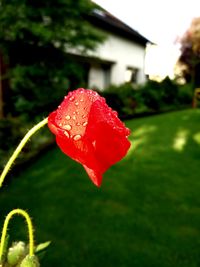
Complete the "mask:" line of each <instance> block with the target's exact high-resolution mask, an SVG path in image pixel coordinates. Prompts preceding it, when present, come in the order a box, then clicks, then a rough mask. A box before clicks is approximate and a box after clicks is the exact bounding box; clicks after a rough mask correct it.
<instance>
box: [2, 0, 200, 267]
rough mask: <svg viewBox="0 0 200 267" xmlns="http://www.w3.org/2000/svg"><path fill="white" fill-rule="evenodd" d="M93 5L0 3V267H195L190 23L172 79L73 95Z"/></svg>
mask: <svg viewBox="0 0 200 267" xmlns="http://www.w3.org/2000/svg"><path fill="white" fill-rule="evenodd" d="M95 8H96V5H95V4H94V3H93V2H92V1H89V0H81V1H73V0H65V1H62V0H57V1H54V0H51V1H43V2H41V1H23V0H19V1H11V2H8V1H7V2H5V1H1V0H0V22H1V27H2V29H3V30H2V31H0V40H1V41H0V169H1V170H2V172H1V175H0V204H1V208H0V215H1V216H0V225H1V228H2V231H1V237H0V267H39V266H43V267H47V266H60V267H66V266H74V267H75V266H77V267H78V266H84V267H92V266H96V267H98V266H99V267H100V266H106V267H111V266H112V267H113V266H115V267H129V266H130V267H132V266H136V267H139V266H142V267H150V266H152V267H160V266H162V267H188V266H190V267H197V266H199V265H200V249H199V244H200V199H199V192H200V180H199V159H200V124H199V122H200V109H199V107H200V79H199V77H200V76H199V70H200V59H199V51H200V50H199V49H200V48H199V41H198V40H199V36H200V35H199V34H197V33H198V31H196V27H197V26H198V23H199V22H200V21H199V19H198V18H197V19H196V20H195V21H194V23H193V24H192V25H191V29H192V31H188V32H186V34H185V36H184V38H183V39H182V44H181V45H182V47H181V49H182V50H181V55H180V59H179V61H180V62H179V63H181V64H182V65H181V66H182V69H181V70H182V73H179V75H180V76H179V75H177V76H176V77H175V79H174V80H171V79H170V78H169V77H166V78H165V79H164V80H162V81H161V82H157V81H152V80H149V79H148V78H147V79H146V82H145V83H143V84H133V83H124V84H120V85H112V84H111V85H109V86H108V87H107V88H105V90H101V88H89V89H83V87H84V88H87V79H86V78H87V75H88V62H85V63H83V62H82V55H87V52H91V51H92V50H95V48H96V47H97V46H98V45H99V44H100V43H102V42H103V41H104V40H105V38H106V35H105V34H104V33H103V32H101V31H99V30H98V29H96V28H94V27H93V25H92V24H90V23H88V21H87V18H88V14H91V12H92V11H93V10H94V9H95ZM197 28H198V29H199V27H197ZM194 29H195V30H194ZM191 32H192V34H191ZM71 49H78V51H79V52H80V55H81V56H80V57H78V58H79V61H77V60H74V59H75V57H73V56H72V55H70V53H71ZM76 88H79V89H77V90H76ZM15 149H16V150H15ZM13 152H14V153H13Z"/></svg>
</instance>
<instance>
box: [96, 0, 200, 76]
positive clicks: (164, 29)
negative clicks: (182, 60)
mask: <svg viewBox="0 0 200 267" xmlns="http://www.w3.org/2000/svg"><path fill="white" fill-rule="evenodd" d="M92 1H93V2H95V3H97V4H99V5H100V6H101V7H103V8H104V9H106V10H107V11H109V12H110V13H112V14H113V15H114V16H116V17H117V18H118V19H120V20H122V21H123V22H124V23H126V24H127V25H129V26H130V27H131V28H133V29H134V30H136V31H138V32H139V33H140V34H141V35H143V36H144V37H146V38H147V39H148V40H149V41H151V42H153V43H155V44H156V45H157V46H156V47H154V46H153V47H148V48H147V53H146V55H147V56H146V74H149V75H153V76H154V75H155V76H157V75H158V76H161V77H162V78H164V77H165V76H169V77H171V78H173V75H174V66H175V63H176V62H177V59H178V57H179V55H180V49H179V48H180V44H179V43H178V42H177V40H178V39H180V37H181V36H182V35H183V34H184V33H185V31H186V30H187V29H188V28H189V26H190V23H191V21H192V19H193V18H194V17H200V0H92Z"/></svg>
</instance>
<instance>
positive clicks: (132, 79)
mask: <svg viewBox="0 0 200 267" xmlns="http://www.w3.org/2000/svg"><path fill="white" fill-rule="evenodd" d="M137 76H138V69H136V68H130V67H128V68H127V69H126V72H125V82H127V83H137V80H138V79H137Z"/></svg>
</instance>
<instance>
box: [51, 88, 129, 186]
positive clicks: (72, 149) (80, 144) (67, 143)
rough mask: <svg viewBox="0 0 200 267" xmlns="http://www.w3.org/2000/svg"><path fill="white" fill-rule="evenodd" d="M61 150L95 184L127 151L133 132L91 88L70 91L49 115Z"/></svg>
mask: <svg viewBox="0 0 200 267" xmlns="http://www.w3.org/2000/svg"><path fill="white" fill-rule="evenodd" d="M48 125H49V128H50V130H51V131H52V132H53V133H54V134H55V135H56V141H57V144H58V146H59V147H60V148H61V150H62V151H63V152H64V153H65V154H67V155H68V156H70V157H71V158H72V159H74V160H76V161H77V162H79V163H81V164H82V165H83V167H84V168H85V170H86V172H87V173H88V175H89V177H90V178H91V180H92V181H93V182H94V184H95V185H97V186H100V185H101V181H102V175H103V173H104V172H105V171H106V170H107V169H108V168H109V167H110V166H111V165H113V164H114V163H116V162H117V161H119V160H121V159H122V158H123V157H124V156H125V155H126V153H127V151H128V149H129V147H130V142H129V141H128V139H127V136H128V135H129V134H130V131H129V129H127V128H126V127H125V126H124V124H123V123H122V122H121V121H120V120H119V118H118V117H117V115H116V112H114V111H112V110H111V108H109V107H108V106H107V104H106V103H105V99H104V98H102V97H100V96H99V95H98V94H97V93H96V92H94V91H92V90H85V89H82V88H81V89H77V90H76V91H73V92H71V93H69V94H68V96H67V97H65V99H64V101H63V102H62V103H61V105H60V106H59V108H58V109H57V110H56V111H55V112H52V113H51V114H50V115H49V118H48Z"/></svg>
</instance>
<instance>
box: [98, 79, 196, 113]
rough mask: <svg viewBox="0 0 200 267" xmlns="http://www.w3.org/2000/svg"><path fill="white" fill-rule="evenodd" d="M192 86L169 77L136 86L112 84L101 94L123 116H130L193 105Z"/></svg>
mask: <svg viewBox="0 0 200 267" xmlns="http://www.w3.org/2000/svg"><path fill="white" fill-rule="evenodd" d="M191 88H192V86H191V84H185V85H180V84H178V83H177V82H176V81H175V80H174V81H173V80H170V79H169V78H168V77H167V78H165V79H164V80H163V81H162V82H156V81H151V80H149V81H147V82H146V83H145V84H143V85H140V86H138V87H135V88H134V87H133V86H132V85H131V84H122V85H120V86H110V87H109V88H107V89H106V90H105V91H104V92H101V94H102V95H103V96H104V97H105V98H106V100H107V102H108V104H109V105H110V106H111V107H112V108H113V109H115V110H116V111H117V112H118V113H119V115H120V116H121V117H129V116H133V115H136V114H142V113H148V112H162V111H167V110H170V109H177V108H180V107H184V106H191V105H192V98H193V92H192V89H191Z"/></svg>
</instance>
